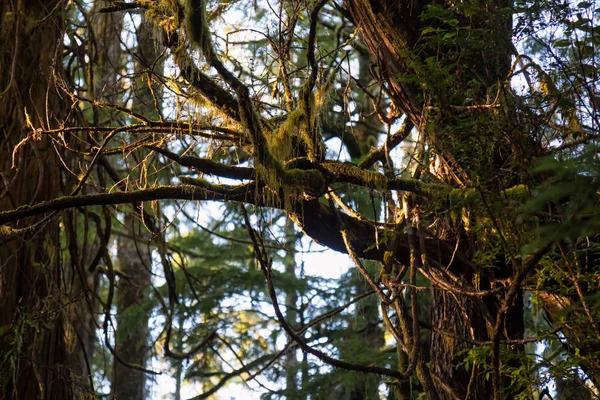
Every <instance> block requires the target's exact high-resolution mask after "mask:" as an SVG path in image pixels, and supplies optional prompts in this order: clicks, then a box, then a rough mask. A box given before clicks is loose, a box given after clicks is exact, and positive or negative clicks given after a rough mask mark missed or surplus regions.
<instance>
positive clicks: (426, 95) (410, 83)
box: [345, 0, 536, 399]
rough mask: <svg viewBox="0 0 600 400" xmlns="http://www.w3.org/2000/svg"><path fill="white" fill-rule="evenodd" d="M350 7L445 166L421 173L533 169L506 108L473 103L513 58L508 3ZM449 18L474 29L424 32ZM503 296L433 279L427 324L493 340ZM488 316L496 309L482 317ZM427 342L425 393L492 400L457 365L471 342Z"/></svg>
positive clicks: (494, 180)
mask: <svg viewBox="0 0 600 400" xmlns="http://www.w3.org/2000/svg"><path fill="white" fill-rule="evenodd" d="M469 4H470V3H469ZM345 6H346V7H347V8H348V10H349V13H350V16H351V18H352V19H353V22H354V23H355V25H356V26H357V27H359V28H360V32H361V33H362V35H363V39H364V40H365V43H366V44H367V46H368V47H369V49H370V51H371V53H372V55H373V57H374V58H375V59H376V60H377V66H378V67H379V69H378V73H379V75H380V78H381V79H382V83H384V84H385V86H386V87H387V88H388V94H389V95H390V96H391V100H392V101H393V103H394V105H395V107H396V108H397V109H398V110H399V111H400V112H401V113H403V114H405V115H406V116H407V118H409V120H411V121H412V122H413V123H414V124H415V126H416V127H417V129H419V131H420V135H422V137H423V138H424V143H427V146H428V147H429V148H430V149H431V150H430V154H431V155H432V156H433V157H437V158H438V159H439V162H438V163H437V164H438V165H440V168H438V169H437V170H433V169H432V170H426V171H422V172H423V173H429V174H432V175H434V176H435V177H436V178H437V179H440V180H443V181H446V182H447V183H450V184H453V185H459V186H473V185H475V187H478V188H479V189H483V190H485V189H486V188H481V187H479V184H480V182H482V183H483V182H485V185H489V186H490V187H488V189H492V187H493V190H502V189H503V187H507V186H509V185H514V184H516V183H519V182H515V177H516V176H518V175H519V174H520V172H521V171H522V170H523V169H526V168H527V165H528V164H527V162H526V161H527V160H530V159H531V156H532V155H534V154H535V151H536V146H534V145H532V146H528V145H527V144H526V143H528V142H527V137H524V136H523V135H522V131H519V129H516V127H514V126H511V124H510V122H511V120H510V118H509V117H506V115H499V113H497V112H496V111H489V110H490V109H486V108H485V107H482V108H481V110H480V111H473V110H474V109H475V108H469V106H473V105H485V104H489V103H490V96H492V95H493V94H496V93H500V96H502V94H503V89H504V87H503V85H505V84H506V81H505V79H506V77H507V76H508V72H509V69H510V60H511V47H510V46H511V34H512V30H511V13H510V9H509V7H510V3H509V2H507V1H505V0H497V1H490V2H487V3H486V4H485V7H483V6H481V5H479V6H478V7H480V8H479V9H478V10H475V13H474V14H472V15H470V16H467V15H466V14H464V13H463V10H462V9H461V8H460V6H459V5H457V6H452V5H450V4H449V3H448V4H438V5H436V4H433V3H431V2H429V1H387V0H379V1H376V0H358V1H346V2H345ZM431 7H438V9H436V12H437V13H438V14H437V15H438V18H431V19H428V18H427V17H426V15H427V13H428V11H429V10H431V9H432V8H431ZM472 11H473V10H471V11H470V12H472ZM440 15H441V17H440ZM445 19H447V20H448V21H451V20H453V22H452V24H454V23H455V25H452V24H450V23H448V22H447V21H445ZM453 26H458V27H460V28H461V29H463V31H462V32H466V31H468V32H469V35H467V38H466V39H463V38H462V37H461V31H460V30H459V29H458V28H457V32H458V34H457V35H456V37H457V39H456V40H446V41H434V40H431V41H428V36H427V34H426V32H427V31H424V29H426V28H433V32H435V30H436V29H439V30H440V31H443V32H453V31H452V29H454V28H453ZM428 31H429V32H431V30H428ZM430 35H431V33H430ZM458 59H460V62H458V63H457V60H458ZM432 60H435V61H434V62H432ZM442 78H444V79H442ZM415 82H418V84H417V83H415ZM482 110H483V111H482ZM507 122H508V123H507ZM481 154H488V155H489V158H486V157H482V156H481ZM507 170H508V171H509V172H508V173H507V172H506V171H507ZM511 174H512V175H511ZM509 175H510V176H509ZM438 226H439V225H438ZM434 233H435V234H436V236H437V237H438V238H439V239H441V240H445V241H447V242H454V243H455V244H457V246H458V247H459V248H460V250H461V251H462V252H463V254H466V255H469V256H472V255H473V254H474V253H475V252H476V251H477V250H478V249H480V248H481V247H482V246H480V245H479V243H477V238H475V237H473V236H472V235H469V233H467V232H466V229H465V228H464V226H462V224H461V223H457V224H448V225H446V226H442V227H440V228H436V231H435V232H434ZM505 250H506V249H505ZM505 256H506V257H508V256H507V255H505ZM505 256H502V255H499V256H498V258H499V259H504V258H505ZM447 270H448V271H450V272H451V273H452V274H454V276H456V277H458V278H459V279H460V280H463V281H465V282H469V283H475V285H476V287H478V288H480V289H489V288H490V287H492V285H493V279H494V277H491V276H490V275H485V274H481V273H480V271H477V270H473V269H472V268H471V267H469V266H467V265H465V264H463V263H459V262H454V263H453V264H452V265H450V266H448V269H447ZM515 273H516V271H515V270H514V266H513V265H510V263H502V266H501V268H500V271H499V274H500V275H501V276H496V277H495V278H497V279H503V278H510V277H512V276H514V274H515ZM517 297H518V298H517V299H516V300H515V304H516V306H514V307H511V314H510V315H508V316H506V320H507V321H511V322H512V323H506V324H505V328H506V329H505V330H503V335H502V337H503V338H505V339H519V338H522V337H523V333H524V332H523V315H522V311H523V309H522V307H521V306H519V302H522V300H521V296H517ZM500 304H501V297H493V296H492V297H488V299H487V300H486V302H485V303H483V302H482V301H481V300H480V299H477V298H475V297H473V296H469V295H462V294H459V293H450V292H449V291H447V290H444V289H442V288H440V287H437V286H436V285H435V284H432V288H431V306H430V323H431V325H432V326H433V327H434V328H436V329H438V330H439V331H442V332H452V333H453V334H454V335H457V336H459V337H464V338H467V339H472V340H476V341H490V340H492V336H493V332H492V331H493V329H492V328H493V325H494V322H495V318H496V315H497V313H498V311H499V309H500ZM482 308H486V309H487V310H482ZM485 315H488V316H490V318H488V319H487V320H486V318H484V316H485ZM427 343H429V344H430V349H429V350H430V351H429V359H428V363H427V365H425V360H421V368H427V369H428V370H429V371H430V373H431V376H432V378H433V383H434V386H435V390H427V395H428V398H439V399H451V398H454V397H455V396H458V397H459V398H466V397H465V396H468V398H470V399H487V398H488V397H489V396H490V395H491V393H492V392H493V388H492V382H491V380H489V379H485V377H484V376H482V370H481V369H479V370H478V369H477V368H475V369H468V370H466V369H465V366H464V365H460V362H461V360H464V359H465V356H466V353H465V351H467V350H468V349H469V348H470V346H469V345H468V344H467V342H466V341H463V340H454V339H452V338H449V337H448V336H447V335H445V334H438V333H433V332H432V333H431V334H430V335H429V339H428V341H427ZM514 350H515V351H519V350H522V349H517V348H515V349H514ZM417 370H419V369H418V368H417ZM504 387H505V388H506V387H507V385H504ZM521 389H522V388H521ZM507 390H508V391H509V392H510V389H507ZM507 393H508V392H507Z"/></svg>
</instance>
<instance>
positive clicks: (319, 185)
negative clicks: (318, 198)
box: [285, 169, 327, 194]
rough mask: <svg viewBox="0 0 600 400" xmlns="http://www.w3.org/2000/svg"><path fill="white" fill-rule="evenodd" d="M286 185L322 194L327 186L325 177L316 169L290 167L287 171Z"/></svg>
mask: <svg viewBox="0 0 600 400" xmlns="http://www.w3.org/2000/svg"><path fill="white" fill-rule="evenodd" d="M285 181H286V182H285V183H286V185H288V186H290V187H292V188H294V189H300V190H304V191H309V192H311V193H316V194H321V193H322V192H323V191H324V190H325V188H326V185H327V184H326V182H325V178H323V175H322V174H321V173H320V172H319V171H317V170H315V169H308V170H302V169H290V170H287V171H286V173H285Z"/></svg>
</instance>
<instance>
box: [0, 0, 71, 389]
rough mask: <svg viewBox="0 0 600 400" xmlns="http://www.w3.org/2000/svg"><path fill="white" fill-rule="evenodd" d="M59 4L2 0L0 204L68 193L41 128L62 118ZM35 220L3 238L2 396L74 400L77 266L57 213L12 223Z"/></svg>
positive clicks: (0, 283)
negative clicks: (65, 254)
mask: <svg viewBox="0 0 600 400" xmlns="http://www.w3.org/2000/svg"><path fill="white" fill-rule="evenodd" d="M62 7H63V4H62V2H61V1H59V0H50V1H47V2H40V1H36V0H21V1H18V2H17V1H14V2H2V5H1V6H0V18H1V19H2V21H1V24H0V36H1V38H2V39H1V41H2V46H1V50H0V92H1V93H2V94H1V95H0V171H1V179H0V210H7V209H13V208H16V207H18V206H19V205H23V204H32V203H36V202H39V201H44V200H48V199H52V198H56V197H58V196H59V195H60V194H61V186H62V182H61V174H60V171H61V166H60V164H59V159H58V157H57V154H56V150H55V149H54V147H53V145H52V142H51V140H49V139H48V138H42V137H38V136H37V135H36V134H35V129H36V128H44V129H52V128H56V127H57V126H58V123H59V122H60V121H63V111H64V110H63V109H62V108H61V106H60V104H61V103H60V100H59V99H58V97H57V93H56V90H55V87H54V84H53V82H54V78H53V74H57V75H58V76H60V69H61V65H60V63H59V64H58V65H55V64H54V63H55V59H60V57H61V55H62V40H63V37H62V34H63V21H62V19H61V18H62V16H61V13H59V12H57V10H61V9H62ZM9 16H12V17H11V18H9ZM13 157H14V165H13ZM34 224H38V225H36V226H35V227H34V228H33V229H26V230H25V231H23V232H20V233H17V234H13V235H9V236H5V237H4V238H3V241H2V242H1V243H0V304H2V306H1V307H0V329H2V330H3V333H2V339H1V340H2V342H4V343H3V347H2V350H1V352H0V364H2V371H1V372H0V391H1V393H0V397H3V398H7V399H8V398H13V399H19V400H26V399H32V400H33V399H39V398H44V399H72V398H73V397H74V396H75V395H76V394H75V393H76V390H75V389H74V387H75V385H76V384H77V382H78V381H79V377H78V374H79V373H81V371H80V370H79V368H78V367H77V365H76V364H77V363H76V361H75V359H74V358H73V357H72V355H73V351H74V347H75V346H77V345H78V344H77V343H76V335H75V334H74V332H73V330H72V324H71V318H72V317H71V312H70V310H71V309H72V307H75V305H74V304H73V303H71V304H69V302H68V299H65V298H64V297H63V296H62V295H61V294H62V293H65V291H68V287H65V286H68V285H69V282H70V279H69V276H72V275H73V274H75V271H67V270H65V269H64V268H63V263H62V258H61V255H60V253H59V250H58V249H60V248H61V247H62V245H61V238H60V228H59V223H58V221H57V219H56V218H49V219H46V218H44V217H34V218H29V219H26V220H23V221H20V223H19V224H17V225H15V227H18V228H27V227H29V226H32V225H34ZM75 301H76V300H75Z"/></svg>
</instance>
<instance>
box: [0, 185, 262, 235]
mask: <svg viewBox="0 0 600 400" xmlns="http://www.w3.org/2000/svg"><path fill="white" fill-rule="evenodd" d="M255 189H256V185H255V184H254V183H252V184H245V185H239V186H225V185H211V184H209V183H206V184H205V187H200V186H197V185H194V186H190V185H179V186H159V187H155V188H150V189H141V190H133V191H129V192H115V193H101V194H88V195H80V196H64V197H58V198H56V199H53V200H49V201H45V202H42V203H38V204H36V205H33V206H21V207H19V208H17V209H15V210H10V211H3V212H0V224H2V225H5V224H9V223H13V222H16V221H19V220H21V219H24V218H28V217H33V216H36V215H40V214H45V213H48V212H51V211H62V210H66V209H68V208H74V207H89V206H100V205H117V204H128V203H138V202H142V201H153V200H167V199H179V200H217V201H219V200H220V201H238V202H246V203H251V204H256V201H255V200H256V199H255V195H254V194H255ZM257 205H259V204H257Z"/></svg>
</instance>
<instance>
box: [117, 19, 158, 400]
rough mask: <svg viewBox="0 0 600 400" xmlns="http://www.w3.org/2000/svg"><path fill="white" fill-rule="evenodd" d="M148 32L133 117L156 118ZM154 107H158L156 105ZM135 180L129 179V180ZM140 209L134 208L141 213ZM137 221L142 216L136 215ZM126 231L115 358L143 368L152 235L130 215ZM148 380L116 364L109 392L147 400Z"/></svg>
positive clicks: (141, 34)
mask: <svg viewBox="0 0 600 400" xmlns="http://www.w3.org/2000/svg"><path fill="white" fill-rule="evenodd" d="M151 32H152V26H151V25H150V24H148V23H147V22H146V21H145V20H144V19H142V23H141V24H140V25H139V27H138V29H137V33H138V35H137V43H138V47H137V49H138V51H137V57H136V60H137V62H136V63H135V68H136V71H135V72H136V75H137V79H136V80H135V82H134V85H135V88H134V93H135V96H134V101H133V103H134V104H133V108H134V111H136V112H138V113H141V114H143V115H146V116H149V117H152V118H156V113H157V111H156V110H155V106H157V107H160V100H159V99H160V93H157V98H156V100H155V99H154V98H153V96H152V91H151V88H150V79H148V75H147V72H148V71H149V69H150V68H151V67H152V66H153V65H154V64H155V63H156V60H157V59H158V54H157V51H156V48H155V43H154V40H153V39H152V36H151ZM155 101H156V102H158V104H155ZM130 178H131V179H134V177H133V176H130ZM141 207H142V206H141V205H139V204H136V205H134V208H135V209H137V210H141ZM137 217H140V215H137ZM124 226H125V228H126V229H127V231H128V233H129V234H130V235H131V237H127V236H120V237H119V239H118V244H117V246H118V249H117V250H118V259H119V270H120V272H121V273H122V274H123V276H122V278H121V279H119V287H118V291H117V296H116V305H117V331H116V348H115V349H116V352H117V354H118V356H119V357H120V358H121V359H122V360H123V361H125V362H127V363H128V364H132V365H138V366H141V367H144V368H145V367H146V363H147V361H148V356H149V351H150V346H149V343H148V342H149V331H148V315H149V313H148V312H147V306H146V307H145V306H144V303H145V302H146V300H147V299H148V290H149V288H150V285H151V284H152V281H151V278H152V257H151V253H150V250H149V249H148V246H147V244H146V243H147V242H149V241H150V240H151V239H152V234H151V233H150V232H148V231H147V229H146V227H145V226H144V224H143V223H142V222H141V220H139V219H136V218H135V217H134V216H132V214H127V215H125V217H124ZM145 386H146V375H145V374H144V373H143V372H142V371H139V370H135V369H133V368H131V367H129V366H127V365H123V364H122V363H120V362H117V361H115V375H114V379H113V392H114V393H115V394H116V395H117V396H119V397H122V398H127V399H132V400H144V399H145V398H146V390H145Z"/></svg>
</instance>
